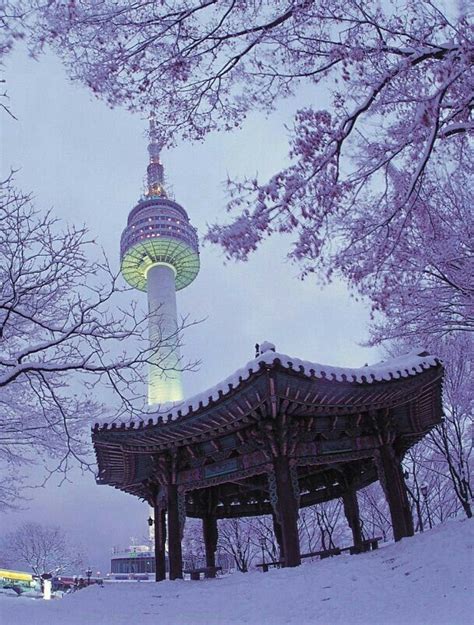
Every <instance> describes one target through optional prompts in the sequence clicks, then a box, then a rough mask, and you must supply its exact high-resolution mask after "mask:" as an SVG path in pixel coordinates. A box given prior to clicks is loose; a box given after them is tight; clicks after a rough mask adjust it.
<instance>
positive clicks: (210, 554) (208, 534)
mask: <svg viewBox="0 0 474 625" xmlns="http://www.w3.org/2000/svg"><path fill="white" fill-rule="evenodd" d="M202 533H203V537H204V546H205V549H206V566H216V549H217V538H218V533H217V519H216V517H215V516H213V515H210V514H207V515H206V516H204V517H203V519H202Z"/></svg>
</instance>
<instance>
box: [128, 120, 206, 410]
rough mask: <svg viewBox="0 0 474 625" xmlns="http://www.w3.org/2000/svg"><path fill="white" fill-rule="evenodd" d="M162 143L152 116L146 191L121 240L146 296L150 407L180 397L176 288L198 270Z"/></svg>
mask: <svg viewBox="0 0 474 625" xmlns="http://www.w3.org/2000/svg"><path fill="white" fill-rule="evenodd" d="M162 147H163V141H162V140H161V138H160V135H159V132H158V130H157V128H156V123H155V119H154V116H153V115H152V116H150V129H149V144H148V153H149V164H148V167H147V191H146V192H145V194H144V195H143V197H142V198H141V199H140V200H139V202H138V204H137V205H136V206H135V207H134V208H132V210H131V211H130V214H129V216H128V221H127V227H126V228H125V230H124V231H123V233H122V238H121V240H120V258H121V268H122V274H123V277H124V278H125V280H126V281H127V282H128V284H130V286H132V287H134V288H136V289H139V290H141V291H146V292H147V294H148V311H149V340H150V348H151V356H150V359H149V362H150V364H149V373H148V404H149V406H150V407H153V406H157V405H158V404H164V403H167V402H176V401H180V400H181V399H183V387H182V381H181V371H180V369H181V366H180V361H181V357H180V349H179V335H178V330H179V325H178V315H177V307H176V291H179V290H180V289H184V287H186V286H188V284H190V283H191V282H192V281H193V280H194V278H195V277H196V276H197V274H198V272H199V241H198V237H197V232H196V229H195V228H194V227H193V226H192V225H191V223H190V221H189V217H188V214H187V213H186V211H185V210H184V208H183V207H182V206H180V205H179V204H178V203H177V202H175V201H174V200H171V199H170V198H168V197H167V195H166V191H165V186H164V172H163V165H162V164H161V162H160V151H161V149H162Z"/></svg>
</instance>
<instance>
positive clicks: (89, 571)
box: [86, 567, 92, 586]
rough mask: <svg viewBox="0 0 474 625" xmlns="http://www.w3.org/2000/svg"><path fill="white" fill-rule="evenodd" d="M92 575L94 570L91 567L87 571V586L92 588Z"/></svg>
mask: <svg viewBox="0 0 474 625" xmlns="http://www.w3.org/2000/svg"><path fill="white" fill-rule="evenodd" d="M91 575H92V570H91V567H89V568H88V569H87V571H86V576H87V585H88V586H90V583H91Z"/></svg>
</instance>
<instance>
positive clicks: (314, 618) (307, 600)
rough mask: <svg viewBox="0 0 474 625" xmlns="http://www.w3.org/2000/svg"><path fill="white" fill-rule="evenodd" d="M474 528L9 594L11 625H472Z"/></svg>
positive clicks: (0, 608) (449, 527)
mask: <svg viewBox="0 0 474 625" xmlns="http://www.w3.org/2000/svg"><path fill="white" fill-rule="evenodd" d="M473 544H474V521H468V520H463V521H454V522H450V523H448V524H446V525H443V526H440V527H437V528H435V529H434V530H432V531H430V532H425V533H424V534H419V535H417V536H415V537H413V538H408V539H404V540H402V541H401V542H400V543H397V544H390V545H388V546H386V547H382V548H380V549H379V550H378V551H376V552H372V553H367V554H362V555H358V556H338V557H335V558H332V559H329V560H324V561H315V562H312V563H311V562H307V563H305V564H304V565H303V566H301V567H299V568H296V569H286V570H271V571H269V572H268V573H266V574H264V573H261V572H252V573H248V574H235V575H231V576H228V577H223V578H220V579H217V580H206V581H200V582H195V581H193V582H191V581H184V582H183V581H181V580H180V581H174V582H162V583H159V584H154V583H146V582H145V583H143V582H142V583H130V584H127V583H122V584H120V583H118V584H109V585H106V586H105V587H104V588H95V587H91V588H88V589H86V590H83V591H80V592H77V593H75V594H73V595H71V596H68V597H65V598H64V599H62V600H57V601H50V602H46V601H38V600H37V601H33V600H28V599H21V598H18V599H17V598H14V597H0V623H1V624H2V625H7V624H15V625H132V624H134V623H139V624H140V625H152V624H153V625H204V624H205V625H237V624H238V625H244V624H249V625H280V624H281V625H283V624H285V625H316V624H318V625H392V624H393V625H395V624H396V625H467V624H468V623H469V624H472V623H473V622H474V621H473V618H472V617H473V614H474V610H473V608H474V602H473V593H472V579H473V576H472V573H473V556H474V550H473Z"/></svg>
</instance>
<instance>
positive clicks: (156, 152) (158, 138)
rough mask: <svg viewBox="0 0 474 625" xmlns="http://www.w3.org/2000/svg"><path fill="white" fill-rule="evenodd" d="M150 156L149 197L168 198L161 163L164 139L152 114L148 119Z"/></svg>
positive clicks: (148, 169)
mask: <svg viewBox="0 0 474 625" xmlns="http://www.w3.org/2000/svg"><path fill="white" fill-rule="evenodd" d="M148 120H149V128H148V139H149V143H148V155H149V163H148V167H147V170H146V173H147V187H148V188H147V192H146V195H147V197H166V191H165V187H164V169H163V165H162V164H161V161H160V152H161V150H162V148H163V145H164V141H163V137H162V135H161V133H160V131H159V130H158V128H157V127H156V120H155V114H154V113H153V112H151V113H150V116H149V118H148Z"/></svg>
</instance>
